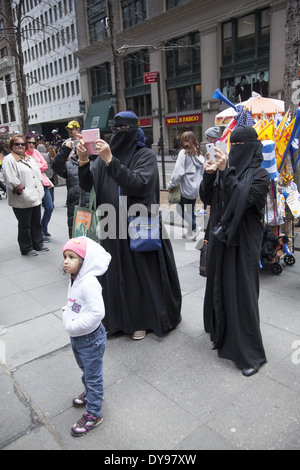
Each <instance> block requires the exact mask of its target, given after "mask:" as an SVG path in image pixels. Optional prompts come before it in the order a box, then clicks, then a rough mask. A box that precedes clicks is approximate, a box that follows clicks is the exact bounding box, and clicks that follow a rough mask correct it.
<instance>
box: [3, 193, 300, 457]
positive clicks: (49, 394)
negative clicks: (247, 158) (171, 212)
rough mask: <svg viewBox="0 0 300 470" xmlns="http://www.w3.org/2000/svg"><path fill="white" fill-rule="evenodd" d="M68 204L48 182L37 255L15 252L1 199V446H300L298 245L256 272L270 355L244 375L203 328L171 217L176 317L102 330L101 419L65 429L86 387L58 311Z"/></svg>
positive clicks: (197, 281)
mask: <svg viewBox="0 0 300 470" xmlns="http://www.w3.org/2000/svg"><path fill="white" fill-rule="evenodd" d="M65 201H66V189H65V187H64V186H62V187H57V188H55V210H54V213H53V216H52V219H51V221H50V224H49V230H50V233H51V234H52V238H51V243H49V244H48V246H49V249H50V251H49V252H46V253H40V254H39V256H36V257H33V258H27V257H24V256H21V255H20V253H19V249H18V244H17V240H16V237H17V222H16V219H15V217H14V215H13V211H12V209H11V208H10V207H8V205H7V200H6V199H3V200H1V201H0V222H1V227H2V230H1V234H0V299H1V304H0V362H1V361H2V364H0V391H1V403H0V416H1V420H0V449H5V450H19V449H20V450H21V449H24V450H25V449H26V450H40V449H42V450H46V449H53V450H54V449H57V450H58V449H70V450H71V449H78V450H81V449H82V450H83V449H86V450H88V449H89V450H93V449H95V450H101V449H102V450H103V449H104V450H105V452H103V455H104V456H106V455H107V456H108V457H109V458H112V455H113V452H115V455H120V452H124V453H125V450H129V451H132V455H134V452H133V451H137V450H146V451H147V452H149V451H152V454H153V450H162V451H166V452H168V451H169V453H172V454H178V453H189V454H195V452H196V451H197V450H203V449H207V450H208V449H213V450H217V449H218V450H221V449H227V450H231V449H300V423H299V422H300V384H299V372H300V317H299V301H300V288H299V287H300V276H299V275H300V254H299V252H295V253H294V255H295V258H296V264H295V265H294V266H292V267H288V266H284V268H283V272H282V274H281V275H280V276H276V275H273V274H272V273H271V271H270V266H264V269H263V270H262V271H261V275H260V280H261V295H260V314H261V330H262V335H263V339H264V346H265V349H266V354H267V358H268V363H267V364H266V365H264V366H263V367H262V368H261V369H260V371H259V373H257V374H256V375H254V376H252V377H244V376H243V375H242V373H241V371H240V370H238V369H237V368H236V367H235V366H234V364H233V363H231V362H230V361H226V360H222V359H219V358H218V356H217V352H216V351H213V350H212V345H211V342H210V340H209V336H208V335H207V334H206V333H205V332H204V329H203V323H202V304H203V296H204V292H205V279H204V278H202V277H200V276H199V271H198V264H199V251H198V250H196V249H195V245H196V243H195V242H187V241H185V240H184V239H182V238H181V228H179V227H178V226H177V224H175V226H174V227H170V226H169V225H167V228H169V229H170V230H171V231H172V234H173V236H174V239H173V240H172V244H173V249H174V254H175V259H176V264H177V268H178V273H179V277H180V282H181V288H182V293H183V305H182V322H181V323H180V325H179V326H178V327H177V328H176V329H175V330H174V331H172V332H170V333H169V334H168V335H166V336H165V337H163V338H158V337H157V336H155V335H154V334H153V333H149V334H147V336H146V338H145V339H144V340H142V341H137V342H135V341H132V340H131V338H130V337H128V336H126V335H114V336H113V337H110V338H109V339H108V343H107V349H106V353H105V360H104V380H105V401H104V405H103V416H104V421H103V424H101V426H100V427H98V428H97V429H95V430H93V432H91V433H89V434H88V435H87V436H85V437H83V438H81V439H76V438H74V437H72V436H71V433H70V427H71V426H72V425H73V424H74V423H75V422H76V421H77V420H78V419H79V417H80V416H81V414H82V410H80V409H75V408H73V407H72V405H71V401H72V398H73V396H75V395H76V394H78V393H80V392H81V391H82V386H81V379H80V376H81V372H80V371H79V369H78V367H77V365H76V364H75V360H74V358H73V354H72V352H71V349H70V346H69V338H68V335H67V334H66V333H65V331H64V330H63V326H62V320H61V310H60V308H61V306H62V305H64V303H65V300H66V294H67V283H68V279H67V276H66V275H63V273H62V267H61V264H62V254H61V247H62V245H63V244H64V243H65V241H66V240H67V239H68V234H67V224H66V221H67V217H66V207H65ZM167 215H168V214H167V212H166V210H164V218H166V217H167ZM116 451H118V452H119V453H118V454H116ZM154 454H155V453H154Z"/></svg>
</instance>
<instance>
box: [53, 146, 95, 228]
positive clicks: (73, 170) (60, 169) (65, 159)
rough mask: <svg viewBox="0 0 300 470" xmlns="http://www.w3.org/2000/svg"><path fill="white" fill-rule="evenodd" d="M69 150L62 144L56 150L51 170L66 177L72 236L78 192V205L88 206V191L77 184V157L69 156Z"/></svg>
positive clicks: (69, 222) (69, 223) (69, 225)
mask: <svg viewBox="0 0 300 470" xmlns="http://www.w3.org/2000/svg"><path fill="white" fill-rule="evenodd" d="M71 151H72V149H71V148H69V147H67V146H66V145H63V146H62V147H61V148H60V150H59V151H58V152H57V155H56V156H55V158H54V160H53V164H52V169H53V171H55V173H57V174H58V175H59V176H61V177H62V178H65V179H66V184H67V209H68V227H69V235H70V237H71V236H72V227H73V217H74V208H75V206H76V205H79V200H80V193H81V203H80V205H81V206H84V207H88V205H89V193H88V192H86V191H83V190H82V189H81V188H80V186H79V177H78V159H77V157H76V156H71V157H70V158H69V155H70V153H71Z"/></svg>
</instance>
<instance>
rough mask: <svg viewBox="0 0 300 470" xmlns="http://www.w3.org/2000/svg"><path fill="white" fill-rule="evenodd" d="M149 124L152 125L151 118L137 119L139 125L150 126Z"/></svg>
mask: <svg viewBox="0 0 300 470" xmlns="http://www.w3.org/2000/svg"><path fill="white" fill-rule="evenodd" d="M151 126H152V119H151V118H144V119H139V127H151Z"/></svg>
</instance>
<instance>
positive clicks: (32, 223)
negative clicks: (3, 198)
mask: <svg viewBox="0 0 300 470" xmlns="http://www.w3.org/2000/svg"><path fill="white" fill-rule="evenodd" d="M26 146H27V144H26V139H25V136H24V135H23V134H16V135H13V136H12V137H11V139H10V141H9V147H8V148H9V151H10V153H9V154H8V155H7V156H6V157H5V158H4V160H3V176H4V180H5V182H6V190H7V195H8V204H9V205H10V206H11V207H12V208H13V211H14V214H15V216H16V218H17V220H18V243H19V247H20V251H21V253H22V255H26V256H37V255H38V252H40V251H49V249H48V248H46V247H44V246H43V234H42V225H41V203H42V199H43V196H44V188H43V184H42V175H41V172H40V169H39V167H38V165H37V163H36V161H35V160H34V158H33V157H31V156H30V155H26V154H25V150H26Z"/></svg>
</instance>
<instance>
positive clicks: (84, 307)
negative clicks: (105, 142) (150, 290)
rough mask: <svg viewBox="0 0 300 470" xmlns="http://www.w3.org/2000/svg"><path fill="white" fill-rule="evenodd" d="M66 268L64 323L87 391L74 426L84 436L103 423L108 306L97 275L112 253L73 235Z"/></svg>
mask: <svg viewBox="0 0 300 470" xmlns="http://www.w3.org/2000/svg"><path fill="white" fill-rule="evenodd" d="M62 251H63V258H64V262H63V268H64V271H65V272H66V273H67V274H69V275H70V281H69V288H68V297H67V304H66V306H65V307H64V308H63V325H64V328H65V329H66V331H67V332H68V333H69V335H70V337H71V346H72V350H73V353H74V356H75V359H76V362H77V364H78V366H79V368H80V369H81V370H82V372H83V374H82V383H83V386H84V391H83V392H82V393H81V394H80V395H78V396H76V397H75V398H74V399H73V402H72V403H73V406H75V407H81V406H82V407H84V406H86V411H85V412H84V413H83V415H82V417H81V418H80V419H79V420H78V421H77V422H76V423H75V424H74V426H72V428H71V433H72V435H73V436H75V437H78V436H83V435H85V434H86V433H87V432H88V431H91V430H92V429H94V428H95V427H96V426H98V425H99V424H101V423H102V421H103V417H102V401H103V355H104V351H105V346H106V331H105V328H104V326H103V323H102V320H103V318H104V316H105V307H104V302H103V297H102V287H101V284H100V283H99V282H98V280H97V277H96V276H101V275H103V274H104V273H105V272H106V270H107V269H108V266H109V263H110V260H111V256H110V255H109V254H108V253H107V252H106V251H105V250H104V248H102V247H101V246H100V245H99V244H97V243H95V242H94V241H93V240H91V239H89V238H86V237H78V238H72V239H70V240H68V241H67V243H66V244H65V245H64V246H63V249H62Z"/></svg>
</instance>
